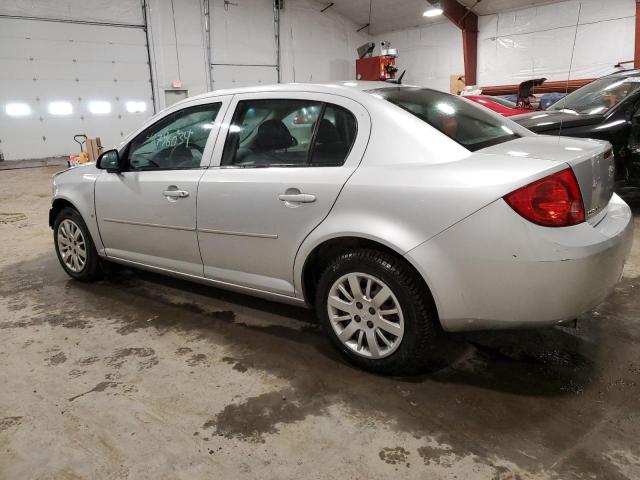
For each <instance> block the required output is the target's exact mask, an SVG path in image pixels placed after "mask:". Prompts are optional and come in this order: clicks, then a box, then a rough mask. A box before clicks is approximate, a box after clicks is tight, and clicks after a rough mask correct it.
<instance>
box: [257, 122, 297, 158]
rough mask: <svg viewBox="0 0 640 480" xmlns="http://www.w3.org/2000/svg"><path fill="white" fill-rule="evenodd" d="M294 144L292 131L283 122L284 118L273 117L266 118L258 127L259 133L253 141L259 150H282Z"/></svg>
mask: <svg viewBox="0 0 640 480" xmlns="http://www.w3.org/2000/svg"><path fill="white" fill-rule="evenodd" d="M293 145H294V140H293V137H292V136H291V132H289V129H288V128H287V127H286V126H285V124H284V123H282V120H279V119H277V118H272V119H270V120H266V121H264V122H262V123H261V124H260V126H259V127H258V133H257V134H256V139H255V141H254V143H253V146H254V148H255V149H258V150H282V149H283V148H289V147H292V146H293Z"/></svg>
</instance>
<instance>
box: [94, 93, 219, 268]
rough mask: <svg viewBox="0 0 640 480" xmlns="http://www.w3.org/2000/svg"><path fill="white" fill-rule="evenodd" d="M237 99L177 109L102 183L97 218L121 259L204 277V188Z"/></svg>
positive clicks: (128, 149) (137, 141)
mask: <svg viewBox="0 0 640 480" xmlns="http://www.w3.org/2000/svg"><path fill="white" fill-rule="evenodd" d="M229 100H230V98H229V97H225V98H216V99H214V100H212V99H209V100H208V101H206V102H202V101H201V102H199V104H191V105H187V106H183V107H177V108H174V109H172V110H170V112H169V113H168V114H167V115H164V116H163V117H162V118H161V119H159V120H158V121H156V122H155V123H153V124H152V125H151V126H149V127H147V128H146V129H144V130H143V131H142V132H141V133H140V134H138V135H137V136H135V137H134V138H133V140H131V142H129V144H128V145H127V146H125V147H124V149H122V150H121V157H122V160H123V161H122V162H121V164H122V165H121V171H120V172H118V173H111V172H106V171H105V172H103V173H102V174H101V175H100V176H99V177H98V179H97V181H96V187H95V202H96V216H97V221H98V226H99V230H100V236H101V238H102V242H103V243H104V245H105V253H106V255H107V256H108V257H112V258H114V259H120V260H126V261H129V262H134V263H136V264H142V265H149V266H153V267H158V268H162V269H165V270H170V271H174V272H179V273H184V274H189V275H197V276H202V274H203V271H202V259H201V257H200V252H199V249H198V238H197V234H196V197H197V188H198V182H199V180H200V178H201V177H202V174H203V173H204V171H205V168H206V167H207V166H208V164H209V161H210V158H211V152H212V150H213V144H214V143H215V138H216V136H217V133H218V131H219V126H220V124H219V122H218V121H217V120H216V119H217V118H218V117H219V116H220V117H222V116H223V115H224V108H223V107H226V106H228V103H229Z"/></svg>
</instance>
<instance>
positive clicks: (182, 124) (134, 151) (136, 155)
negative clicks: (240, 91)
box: [127, 103, 221, 170]
mask: <svg viewBox="0 0 640 480" xmlns="http://www.w3.org/2000/svg"><path fill="white" fill-rule="evenodd" d="M220 106H221V103H212V104H207V105H198V106H197V107H191V108H185V109H184V110H179V111H177V112H173V113H171V114H170V115H167V116H166V117H164V118H163V119H162V120H160V121H159V122H158V123H156V124H154V125H152V126H151V127H149V128H148V129H147V130H145V131H144V132H142V133H141V134H140V135H138V136H137V137H136V138H135V139H133V141H132V142H131V144H130V145H129V148H128V157H127V158H128V164H129V170H173V169H189V168H199V167H200V161H201V160H202V153H203V152H204V147H205V145H206V144H207V139H208V138H209V133H210V132H211V129H212V128H213V123H214V121H215V119H216V116H217V115H218V112H219V111H220Z"/></svg>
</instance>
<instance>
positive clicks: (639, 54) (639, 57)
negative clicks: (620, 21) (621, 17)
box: [633, 0, 640, 68]
mask: <svg viewBox="0 0 640 480" xmlns="http://www.w3.org/2000/svg"><path fill="white" fill-rule="evenodd" d="M635 43H636V45H635V53H634V56H633V66H634V68H640V0H636V41H635Z"/></svg>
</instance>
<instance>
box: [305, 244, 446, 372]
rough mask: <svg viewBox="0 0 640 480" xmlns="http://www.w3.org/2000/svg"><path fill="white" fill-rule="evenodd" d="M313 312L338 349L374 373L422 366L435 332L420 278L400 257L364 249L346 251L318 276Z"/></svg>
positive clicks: (432, 313) (436, 326)
mask: <svg viewBox="0 0 640 480" xmlns="http://www.w3.org/2000/svg"><path fill="white" fill-rule="evenodd" d="M316 314H317V316H318V318H319V320H320V322H321V323H322V324H323V326H324V329H325V331H326V332H327V334H328V335H329V337H330V338H331V340H332V341H333V343H334V344H335V345H336V346H337V347H338V349H339V350H340V351H341V352H342V353H343V354H344V355H345V356H346V357H347V358H348V359H349V360H350V361H352V362H353V363H355V364H356V365H358V366H360V367H362V368H366V369H367V370H371V371H374V372H379V373H387V374H401V373H411V372H415V371H417V370H421V369H423V368H424V367H425V366H426V365H427V362H428V356H429V353H430V350H431V348H430V347H431V346H432V345H433V343H434V342H436V341H437V337H438V334H439V333H440V328H439V324H438V321H437V315H436V313H435V308H434V306H433V301H432V300H431V297H430V295H429V293H428V292H427V291H426V288H425V285H424V283H423V282H422V281H421V280H420V279H419V278H418V277H417V274H416V273H415V272H414V271H413V270H412V269H411V268H410V267H409V266H408V265H406V264H405V263H404V262H403V261H402V260H400V259H398V258H396V257H394V256H392V255H389V254H387V253H383V252H378V251H375V250H369V249H360V250H353V251H348V252H345V253H343V254H342V255H340V256H339V257H338V258H336V259H335V260H333V261H332V262H331V263H330V264H329V265H328V267H327V268H326V269H325V271H324V273H323V274H322V276H321V277H320V281H319V284H318V289H317V296H316Z"/></svg>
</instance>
